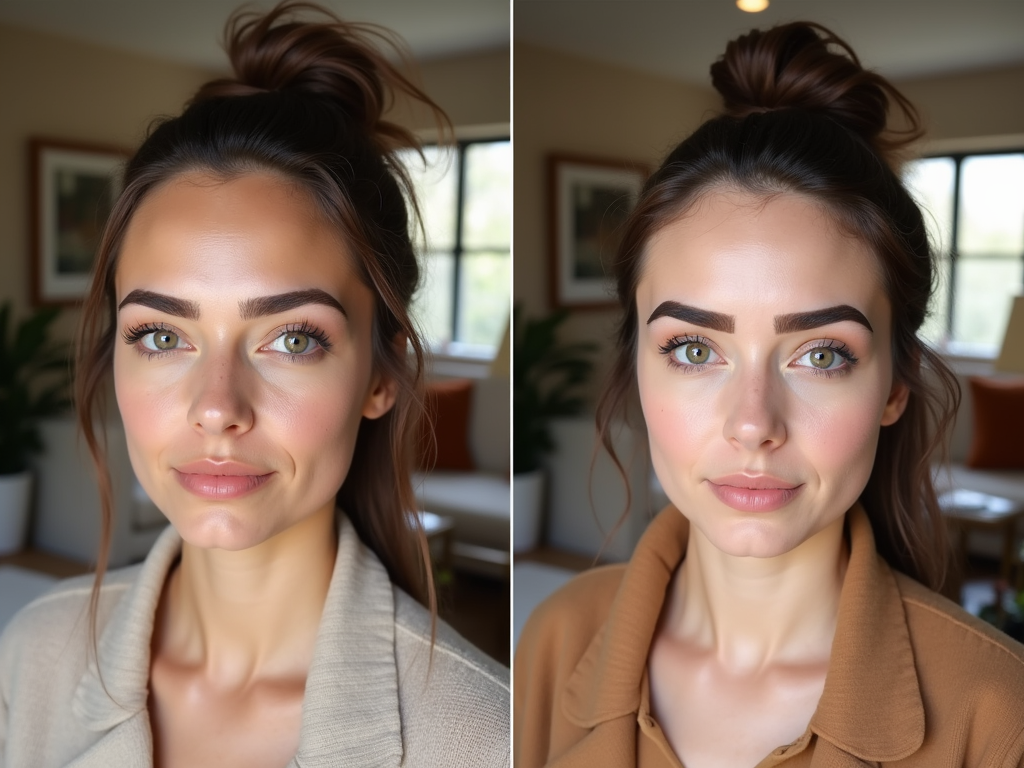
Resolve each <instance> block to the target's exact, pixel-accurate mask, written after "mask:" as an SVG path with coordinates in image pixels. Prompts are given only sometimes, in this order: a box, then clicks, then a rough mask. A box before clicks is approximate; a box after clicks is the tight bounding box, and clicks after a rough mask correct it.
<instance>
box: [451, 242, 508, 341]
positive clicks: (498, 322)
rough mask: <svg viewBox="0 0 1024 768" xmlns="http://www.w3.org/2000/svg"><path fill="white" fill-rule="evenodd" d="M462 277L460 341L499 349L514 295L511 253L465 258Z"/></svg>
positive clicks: (473, 254)
mask: <svg viewBox="0 0 1024 768" xmlns="http://www.w3.org/2000/svg"><path fill="white" fill-rule="evenodd" d="M461 277H462V279H461V281H460V282H461V283H462V285H461V286H460V287H459V329H458V341H462V342H466V343H468V344H486V345H488V346H491V347H495V348H496V347H497V346H498V343H499V342H500V341H501V337H502V334H504V332H505V325H506V324H507V323H508V316H509V308H510V307H509V297H510V296H511V295H512V293H511V285H510V270H509V257H508V253H507V252H506V253H465V254H463V255H462V275H461Z"/></svg>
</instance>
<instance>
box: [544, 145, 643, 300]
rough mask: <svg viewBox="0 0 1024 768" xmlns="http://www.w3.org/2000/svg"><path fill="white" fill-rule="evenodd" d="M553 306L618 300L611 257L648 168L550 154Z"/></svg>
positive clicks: (618, 161)
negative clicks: (613, 283) (614, 286)
mask: <svg viewBox="0 0 1024 768" xmlns="http://www.w3.org/2000/svg"><path fill="white" fill-rule="evenodd" d="M547 171H548V195H549V200H550V211H549V216H548V219H549V224H548V227H549V240H550V250H551V253H550V258H549V263H550V265H551V276H550V278H551V279H550V281H549V284H550V290H551V304H552V305H553V306H555V307H562V308H567V309H596V308H600V307H607V306H609V305H610V304H612V303H614V301H615V298H614V293H613V291H614V289H613V285H612V279H611V269H610V265H611V259H612V258H614V255H615V252H616V250H617V249H618V246H619V242H620V241H621V240H622V229H623V224H624V223H625V221H626V217H627V216H628V215H629V212H630V211H631V210H632V209H633V206H634V205H636V200H637V197H638V196H639V194H640V189H641V187H642V186H643V183H644V181H645V180H646V179H647V168H645V167H644V166H642V165H639V164H637V163H630V162H628V161H620V160H605V159H596V158H588V157H578V156H572V155H549V156H548V168H547Z"/></svg>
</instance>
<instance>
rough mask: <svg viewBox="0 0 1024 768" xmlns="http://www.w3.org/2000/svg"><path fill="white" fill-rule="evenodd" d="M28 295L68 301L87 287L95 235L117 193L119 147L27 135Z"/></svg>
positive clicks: (125, 154)
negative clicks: (28, 165) (29, 206)
mask: <svg viewBox="0 0 1024 768" xmlns="http://www.w3.org/2000/svg"><path fill="white" fill-rule="evenodd" d="M29 155H30V169H31V173H30V180H29V187H30V189H29V195H30V197H29V199H30V201H31V204H30V205H31V222H30V226H31V241H32V242H31V256H30V259H31V264H30V274H31V282H32V300H33V302H34V303H35V305H36V306H44V305H72V304H77V303H79V302H81V301H82V300H83V299H84V298H85V295H86V293H87V292H88V290H89V284H90V282H91V279H92V277H91V273H92V266H93V263H94V261H95V258H96V253H97V250H98V248H99V241H100V237H101V235H102V233H103V227H104V226H105V224H106V220H107V217H108V216H109V215H110V210H111V208H112V207H113V204H114V201H115V200H116V199H117V196H118V195H119V194H120V192H121V183H122V174H123V168H124V164H125V162H126V161H127V159H128V158H129V157H130V155H131V153H130V152H129V151H127V150H125V149H122V148H121V147H115V146H104V145H97V144H84V143H79V142H74V141H63V140H57V139H48V138H32V139H30V140H29Z"/></svg>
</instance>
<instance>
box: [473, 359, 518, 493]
mask: <svg viewBox="0 0 1024 768" xmlns="http://www.w3.org/2000/svg"><path fill="white" fill-rule="evenodd" d="M511 399H512V390H511V388H510V385H509V378H508V376H501V377H491V378H487V379H477V380H476V381H475V382H474V383H473V403H472V405H471V410H470V422H469V448H470V451H471V452H472V454H473V460H474V462H475V463H476V467H477V469H482V470H484V471H485V472H495V473H500V474H504V475H506V476H508V473H509V466H510V464H511V455H512V452H511V449H510V447H509V436H510V434H511V433H510V430H509V401H510V400H511Z"/></svg>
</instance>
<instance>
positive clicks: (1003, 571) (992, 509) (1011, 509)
mask: <svg viewBox="0 0 1024 768" xmlns="http://www.w3.org/2000/svg"><path fill="white" fill-rule="evenodd" d="M939 506H940V507H941V509H942V514H943V516H944V517H945V518H946V522H947V523H948V524H949V526H950V528H953V529H955V530H956V532H957V534H958V539H959V547H958V549H959V552H958V554H959V560H960V562H959V565H960V566H961V567H963V566H964V565H965V564H966V563H967V535H968V533H969V531H971V530H972V529H974V530H987V531H996V532H997V533H999V534H1001V535H1002V538H1003V547H1002V556H1001V558H1000V564H999V576H1000V578H1001V579H1002V580H1003V581H1004V582H1005V583H1006V584H1008V585H1009V584H1010V582H1011V578H1012V577H1013V575H1014V570H1015V568H1016V566H1017V563H1018V562H1019V557H1018V555H1017V552H1016V551H1015V550H1014V544H1015V541H1016V538H1017V522H1018V520H1020V518H1021V517H1022V516H1024V504H1021V503H1020V502H1016V501H1014V500H1012V499H1005V498H1003V497H1001V496H993V495H991V494H988V493H980V492H978V491H968V490H966V489H962V488H958V489H956V490H953V491H947V492H946V493H943V494H941V495H940V496H939ZM958 581H959V579H958ZM958 586H959V585H958ZM1017 586H1020V585H1017ZM957 591H959V590H957ZM959 598H960V596H959V594H957V595H956V598H955V599H956V600H957V602H959Z"/></svg>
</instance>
